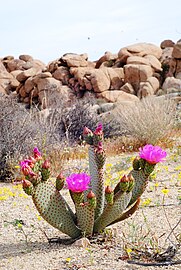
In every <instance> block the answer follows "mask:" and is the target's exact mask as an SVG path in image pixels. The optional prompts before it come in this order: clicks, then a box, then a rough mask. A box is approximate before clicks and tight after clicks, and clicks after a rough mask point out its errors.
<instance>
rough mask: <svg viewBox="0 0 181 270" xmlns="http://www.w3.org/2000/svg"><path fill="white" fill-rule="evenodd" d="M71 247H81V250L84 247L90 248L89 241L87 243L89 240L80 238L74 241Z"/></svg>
mask: <svg viewBox="0 0 181 270" xmlns="http://www.w3.org/2000/svg"><path fill="white" fill-rule="evenodd" d="M72 246H74V247H83V248H86V247H88V246H90V241H89V239H87V238H86V237H83V238H81V239H78V240H76V241H75V242H74V243H73V244H72Z"/></svg>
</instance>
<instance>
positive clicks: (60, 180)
mask: <svg viewBox="0 0 181 270" xmlns="http://www.w3.org/2000/svg"><path fill="white" fill-rule="evenodd" d="M64 183H65V177H64V176H63V173H62V172H60V173H59V175H58V176H57V178H56V189H57V190H58V191H60V190H61V189H62V188H63V186H64Z"/></svg>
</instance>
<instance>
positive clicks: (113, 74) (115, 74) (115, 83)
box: [104, 67, 124, 90]
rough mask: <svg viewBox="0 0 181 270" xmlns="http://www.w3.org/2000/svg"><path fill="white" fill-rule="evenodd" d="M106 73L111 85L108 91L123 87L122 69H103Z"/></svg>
mask: <svg viewBox="0 0 181 270" xmlns="http://www.w3.org/2000/svg"><path fill="white" fill-rule="evenodd" d="M104 70H106V71H107V74H108V76H109V79H110V82H111V85H110V89H116V90H118V89H120V87H121V86H122V85H123V79H124V71H123V68H108V67H107V68H106V69H104Z"/></svg>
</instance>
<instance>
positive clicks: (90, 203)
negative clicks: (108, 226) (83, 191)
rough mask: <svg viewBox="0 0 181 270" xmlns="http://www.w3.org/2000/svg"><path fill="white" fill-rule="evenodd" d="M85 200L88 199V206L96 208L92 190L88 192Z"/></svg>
mask: <svg viewBox="0 0 181 270" xmlns="http://www.w3.org/2000/svg"><path fill="white" fill-rule="evenodd" d="M87 199H88V202H89V205H90V206H91V207H92V208H96V196H95V194H94V192H93V191H92V190H90V191H89V193H88V194H87Z"/></svg>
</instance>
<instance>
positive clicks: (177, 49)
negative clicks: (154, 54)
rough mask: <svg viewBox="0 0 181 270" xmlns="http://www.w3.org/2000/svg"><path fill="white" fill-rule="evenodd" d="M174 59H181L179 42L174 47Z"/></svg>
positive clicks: (180, 43) (180, 44)
mask: <svg viewBox="0 0 181 270" xmlns="http://www.w3.org/2000/svg"><path fill="white" fill-rule="evenodd" d="M172 57H173V58H176V59H181V41H178V42H177V43H176V44H175V45H174V47H173V52H172Z"/></svg>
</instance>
